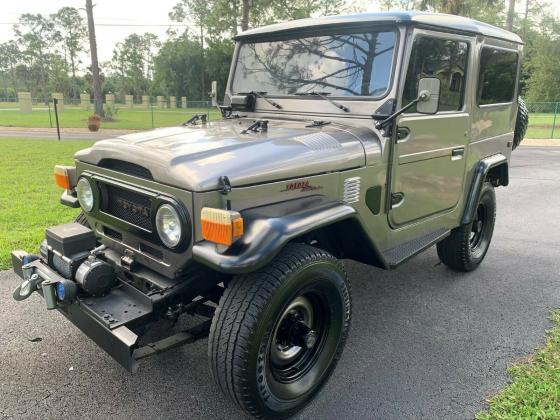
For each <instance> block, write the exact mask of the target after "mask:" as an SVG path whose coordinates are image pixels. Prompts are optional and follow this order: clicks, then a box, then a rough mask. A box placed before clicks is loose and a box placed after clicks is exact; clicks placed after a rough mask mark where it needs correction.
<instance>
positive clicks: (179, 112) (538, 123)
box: [0, 102, 560, 139]
mask: <svg viewBox="0 0 560 420" xmlns="http://www.w3.org/2000/svg"><path fill="white" fill-rule="evenodd" d="M207 112H209V113H210V119H212V120H216V119H219V118H220V113H219V112H218V110H217V109H216V108H187V109H181V108H175V109H169V108H165V109H162V108H157V107H155V106H154V107H153V112H152V108H150V109H144V108H141V107H140V105H135V107H134V108H133V109H128V108H124V107H123V106H122V105H119V106H118V111H117V115H116V116H115V121H111V122H102V123H101V127H103V128H122V129H130V130H146V129H151V128H154V127H168V126H172V125H179V124H181V123H182V122H184V121H186V120H188V119H189V118H190V117H192V116H193V115H194V114H201V113H207ZM91 114H92V111H91V110H90V111H84V110H82V109H81V108H79V107H77V106H75V105H66V106H65V109H64V111H62V112H61V113H60V126H61V127H62V128H86V121H87V117H88V116H89V115H91ZM152 116H153V122H152ZM50 118H51V119H52V122H51V120H50V119H49V110H48V108H47V107H46V106H45V105H44V104H35V105H34V106H33V112H31V113H28V114H23V113H21V112H19V108H18V106H17V104H16V103H13V102H0V126H14V127H33V128H41V127H51V124H52V126H53V127H54V124H55V117H54V111H53V110H52V108H51V116H50ZM529 121H530V123H529V129H528V131H527V138H537V139H538V138H545V139H549V138H551V135H552V125H553V122H554V114H546V113H531V114H530V116H529ZM555 126H556V128H555V132H554V138H557V139H560V116H557V118H556V123H555Z"/></svg>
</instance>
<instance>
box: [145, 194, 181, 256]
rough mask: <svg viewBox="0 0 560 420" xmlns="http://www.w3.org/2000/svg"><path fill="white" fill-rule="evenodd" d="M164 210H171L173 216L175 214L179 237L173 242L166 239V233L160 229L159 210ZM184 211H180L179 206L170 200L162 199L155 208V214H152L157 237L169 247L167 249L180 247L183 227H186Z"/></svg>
mask: <svg viewBox="0 0 560 420" xmlns="http://www.w3.org/2000/svg"><path fill="white" fill-rule="evenodd" d="M164 210H169V211H171V212H172V213H173V214H174V216H176V219H177V225H178V228H179V235H178V236H179V237H178V239H177V240H176V241H175V242H172V241H168V238H166V235H164V234H163V232H162V231H161V230H162V228H160V217H159V215H160V211H164ZM183 213H184V212H182V211H181V210H180V207H178V206H176V205H173V204H172V203H170V202H167V201H163V202H162V203H161V204H160V205H159V206H158V207H157V210H156V214H155V215H154V222H153V224H154V226H155V231H156V233H157V235H158V237H159V240H160V241H161V243H162V244H163V245H164V246H165V247H167V248H169V249H177V248H178V247H180V246H181V245H182V244H183V242H184V241H185V228H186V227H187V224H186V218H185V216H184V214H183Z"/></svg>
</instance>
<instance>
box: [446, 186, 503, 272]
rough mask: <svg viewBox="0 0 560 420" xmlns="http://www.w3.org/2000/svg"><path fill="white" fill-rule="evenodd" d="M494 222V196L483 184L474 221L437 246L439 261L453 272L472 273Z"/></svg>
mask: <svg viewBox="0 0 560 420" xmlns="http://www.w3.org/2000/svg"><path fill="white" fill-rule="evenodd" d="M495 220H496V194H495V193H494V187H493V186H492V184H491V183H489V182H485V183H484V185H483V187H482V191H481V192H480V198H479V200H478V206H477V210H476V214H475V216H474V220H473V221H472V222H471V223H467V224H465V225H462V226H459V227H457V228H455V229H453V230H452V231H451V235H449V236H448V237H447V238H445V239H444V240H443V241H441V242H439V243H438V244H437V253H438V256H439V259H440V260H441V262H442V263H444V264H445V265H446V266H448V267H449V268H451V269H453V270H456V271H464V272H467V271H473V270H474V269H476V268H477V267H478V266H479V265H480V263H481V262H482V260H484V257H485V256H486V252H487V251H488V248H489V246H490V241H491V240H492V233H493V232H494V222H495Z"/></svg>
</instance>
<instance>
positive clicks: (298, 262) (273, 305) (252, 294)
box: [208, 244, 351, 418]
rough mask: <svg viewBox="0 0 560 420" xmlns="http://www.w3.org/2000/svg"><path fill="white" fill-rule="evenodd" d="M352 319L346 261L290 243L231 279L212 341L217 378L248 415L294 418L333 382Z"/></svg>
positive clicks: (209, 342)
mask: <svg viewBox="0 0 560 420" xmlns="http://www.w3.org/2000/svg"><path fill="white" fill-rule="evenodd" d="M350 317H351V298H350V287H349V284H348V281H347V276H346V272H345V271H344V268H343V266H342V264H341V263H340V262H339V261H338V260H336V259H335V258H334V257H332V256H331V255H330V254H328V253H327V252H325V251H322V250H320V249H317V248H313V247H311V246H308V245H303V244H289V245H288V246H287V247H286V248H285V249H284V250H283V251H282V252H281V253H280V254H279V255H278V256H277V257H276V258H275V259H274V260H273V261H272V262H271V263H270V264H269V265H268V266H266V267H265V268H263V269H261V270H258V271H256V272H254V273H251V274H247V275H241V276H237V277H235V278H234V279H233V280H232V281H231V282H230V283H229V284H228V287H227V289H226V290H225V292H224V295H223V296H222V298H221V300H220V303H219V306H218V308H217V310H216V313H215V316H214V319H213V321H212V327H211V329H210V337H209V341H208V354H209V359H210V368H211V370H212V374H213V377H214V379H215V381H216V383H217V384H218V386H219V387H220V388H221V390H222V391H223V392H224V394H226V395H227V396H229V397H230V398H231V399H232V400H233V401H234V402H235V403H237V404H238V405H239V406H240V407H241V408H242V409H244V410H245V411H246V412H248V413H250V414H252V415H254V416H257V417H266V418H283V417H287V416H290V415H292V414H294V413H295V412H297V411H298V410H300V409H301V408H303V406H304V405H305V404H307V403H308V402H309V401H310V400H311V398H312V397H313V396H314V395H315V394H316V393H317V392H318V391H319V389H320V388H321V387H322V386H323V385H324V384H325V383H326V381H327V379H328V378H329V376H330V374H331V373H332V371H333V369H334V367H335V365H336V363H337V361H338V359H339V358H340V356H341V354H342V350H343V348H344V344H345V341H346V337H347V335H348V331H349V328H350Z"/></svg>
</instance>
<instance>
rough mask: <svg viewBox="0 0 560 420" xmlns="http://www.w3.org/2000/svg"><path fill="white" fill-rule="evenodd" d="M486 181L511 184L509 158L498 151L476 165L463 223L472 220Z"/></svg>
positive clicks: (494, 183)
mask: <svg viewBox="0 0 560 420" xmlns="http://www.w3.org/2000/svg"><path fill="white" fill-rule="evenodd" d="M486 181H490V182H491V183H492V185H494V186H495V187H497V186H500V185H502V186H507V185H508V184H509V166H508V160H507V158H506V157H505V156H504V155H503V154H501V153H498V154H495V155H492V156H488V157H486V158H484V159H481V160H480V161H479V162H478V163H477V164H476V165H475V167H474V174H473V177H472V181H471V185H470V188H469V190H468V193H467V194H468V195H467V197H466V200H465V208H464V211H463V216H462V218H461V224H466V223H470V222H472V220H473V217H474V214H475V211H476V207H477V203H478V200H479V198H480V192H481V191H482V186H483V185H484V182H486Z"/></svg>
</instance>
